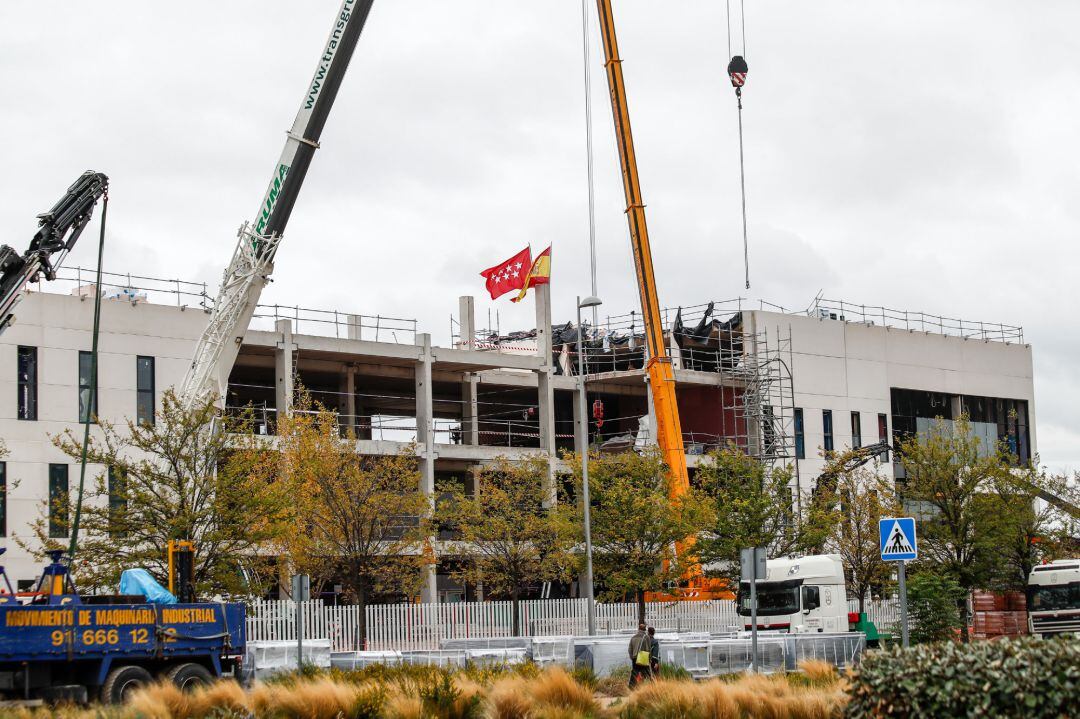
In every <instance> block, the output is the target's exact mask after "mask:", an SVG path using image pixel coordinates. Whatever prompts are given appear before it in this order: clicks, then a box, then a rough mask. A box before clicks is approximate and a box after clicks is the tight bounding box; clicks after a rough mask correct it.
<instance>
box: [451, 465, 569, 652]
mask: <svg viewBox="0 0 1080 719" xmlns="http://www.w3.org/2000/svg"><path fill="white" fill-rule="evenodd" d="M547 467H548V465H547V460H546V459H544V458H543V457H538V456H537V457H528V458H526V459H524V460H521V461H514V462H511V461H510V460H508V459H506V458H504V457H500V458H498V459H496V460H495V461H494V462H493V463H491V464H489V465H486V466H484V467H482V468H481V469H480V470H479V471H477V472H476V473H475V475H474V477H475V491H474V492H473V493H471V494H469V493H466V491H465V487H463V486H461V484H459V483H447V484H444V485H443V486H441V487H440V495H441V498H440V501H439V503H438V506H437V508H436V516H437V517H438V521H439V524H440V526H442V527H443V528H445V529H446V530H449V531H451V532H454V533H456V534H457V541H455V542H454V544H453V547H454V549H453V551H454V554H455V555H456V556H457V557H458V558H459V559H460V562H459V564H458V565H457V566H458V568H457V569H456V570H455V571H454V573H453V574H454V576H455V577H456V578H457V579H458V580H460V581H463V582H469V583H473V584H480V583H482V584H483V585H484V590H485V592H487V593H489V594H493V595H495V596H500V595H501V596H505V597H509V598H510V600H511V601H512V602H513V631H514V634H515V635H516V634H520V633H521V627H520V624H519V622H520V618H519V612H518V606H519V603H520V601H521V597H522V595H523V594H524V593H525V592H526V591H527V590H528V589H529V588H530V587H532V586H535V585H537V584H539V583H541V582H547V581H556V580H563V579H569V578H570V577H572V576H573V574H574V572H575V571H576V569H577V567H578V558H577V556H576V555H575V553H574V551H573V550H574V548H575V546H576V544H577V542H578V537H579V531H578V528H579V526H580V523H579V522H578V521H577V512H576V511H575V509H574V508H573V507H572V506H570V505H568V504H566V502H559V503H557V504H556V505H555V506H553V507H545V506H544V504H545V500H546V499H547V492H546V490H545V484H546V481H547V471H548V470H547Z"/></svg>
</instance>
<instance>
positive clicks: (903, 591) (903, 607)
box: [897, 560, 908, 649]
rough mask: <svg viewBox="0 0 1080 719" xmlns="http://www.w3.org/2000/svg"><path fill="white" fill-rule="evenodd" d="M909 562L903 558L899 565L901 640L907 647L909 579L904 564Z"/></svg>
mask: <svg viewBox="0 0 1080 719" xmlns="http://www.w3.org/2000/svg"><path fill="white" fill-rule="evenodd" d="M905 564H907V562H905V561H903V560H901V561H900V562H899V565H900V566H899V567H897V570H898V573H899V579H900V641H901V644H902V645H903V647H904V648H905V649H907V647H908V619H907V581H906V577H905V576H904V565H905Z"/></svg>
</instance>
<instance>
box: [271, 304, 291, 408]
mask: <svg viewBox="0 0 1080 719" xmlns="http://www.w3.org/2000/svg"><path fill="white" fill-rule="evenodd" d="M274 329H275V331H277V332H278V334H279V335H281V339H280V340H278V343H277V349H276V350H274V374H275V376H276V379H275V382H274V406H275V407H276V408H277V414H278V416H284V415H285V414H286V413H288V412H289V411H290V410H291V409H292V403H293V379H294V378H295V376H296V365H295V364H294V361H293V359H294V353H295V352H296V344H295V343H294V342H293V332H292V320H278V321H277V322H275V323H274Z"/></svg>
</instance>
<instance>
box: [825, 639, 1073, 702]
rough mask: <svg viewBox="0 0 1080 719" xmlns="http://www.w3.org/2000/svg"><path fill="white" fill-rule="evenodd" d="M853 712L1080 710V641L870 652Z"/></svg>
mask: <svg viewBox="0 0 1080 719" xmlns="http://www.w3.org/2000/svg"><path fill="white" fill-rule="evenodd" d="M849 693H850V694H851V703H850V704H848V707H847V713H846V716H847V717H849V719H863V718H864V717H914V716H925V717H975V716H980V717H981V716H1001V717H1024V719H1041V718H1042V717H1072V716H1080V642H1077V641H1076V640H1075V639H1066V638H1060V637H1059V638H1056V639H1052V640H1047V641H1042V640H1038V639H1033V638H1030V637H1029V638H1024V639H1014V640H1003V641H994V642H977V643H974V644H957V643H953V642H939V643H935V644H922V645H919V646H915V647H911V648H910V649H901V648H899V647H894V648H892V649H889V650H883V651H877V652H868V653H867V654H866V655H865V656H864V657H863V660H862V664H861V665H860V666H859V668H858V670H857V671H855V672H854V673H853V674H852V676H851V687H850V689H849Z"/></svg>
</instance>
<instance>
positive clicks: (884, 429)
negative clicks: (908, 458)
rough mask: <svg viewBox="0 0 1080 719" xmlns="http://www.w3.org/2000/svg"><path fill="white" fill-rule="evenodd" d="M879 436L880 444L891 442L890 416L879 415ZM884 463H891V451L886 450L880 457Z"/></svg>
mask: <svg viewBox="0 0 1080 719" xmlns="http://www.w3.org/2000/svg"><path fill="white" fill-rule="evenodd" d="M877 436H878V441H879V442H888V441H889V415H887V414H879V415H878V416H877ZM878 456H879V457H881V461H882V462H888V461H889V450H885V451H884V452H882V453H881V454H880V455H878Z"/></svg>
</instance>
